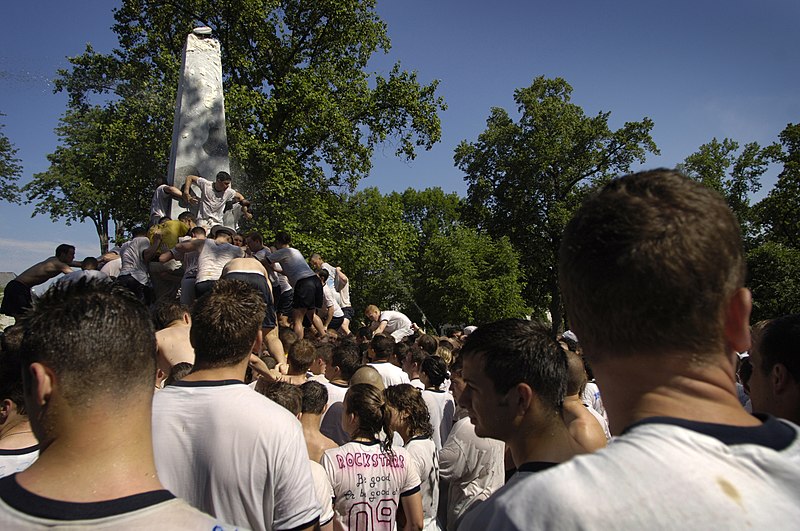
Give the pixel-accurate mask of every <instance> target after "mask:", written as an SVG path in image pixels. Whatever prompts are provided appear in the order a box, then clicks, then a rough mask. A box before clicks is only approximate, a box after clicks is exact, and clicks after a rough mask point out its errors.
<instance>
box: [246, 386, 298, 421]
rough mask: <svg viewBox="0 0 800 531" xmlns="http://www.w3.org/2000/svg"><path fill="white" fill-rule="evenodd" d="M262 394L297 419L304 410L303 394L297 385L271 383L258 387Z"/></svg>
mask: <svg viewBox="0 0 800 531" xmlns="http://www.w3.org/2000/svg"><path fill="white" fill-rule="evenodd" d="M256 389H259V390H260V392H261V394H263V395H264V396H266V397H267V398H269V399H270V400H272V401H273V402H275V403H276V404H278V405H279V406H282V407H284V408H286V409H288V410H289V411H290V412H291V413H292V415H294V416H295V417H296V416H297V415H299V414H300V413H301V412H302V409H303V393H302V392H301V391H300V388H299V387H297V386H296V385H292V384H290V383H289V382H270V383H268V384H265V385H264V386H257V387H256Z"/></svg>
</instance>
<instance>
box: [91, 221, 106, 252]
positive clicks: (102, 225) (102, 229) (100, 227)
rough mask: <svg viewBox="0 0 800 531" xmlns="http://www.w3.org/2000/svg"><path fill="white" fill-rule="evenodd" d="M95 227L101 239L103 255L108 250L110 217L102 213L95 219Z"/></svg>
mask: <svg viewBox="0 0 800 531" xmlns="http://www.w3.org/2000/svg"><path fill="white" fill-rule="evenodd" d="M94 228H95V230H96V231H97V237H98V238H99V239H100V255H101V256H102V255H104V254H106V253H107V252H108V218H106V217H105V216H102V215H101V216H100V217H99V219H96V220H94Z"/></svg>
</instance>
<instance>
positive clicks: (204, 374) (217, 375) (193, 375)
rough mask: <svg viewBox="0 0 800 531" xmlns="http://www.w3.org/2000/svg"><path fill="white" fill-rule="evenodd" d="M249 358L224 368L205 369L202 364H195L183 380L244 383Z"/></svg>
mask: <svg viewBox="0 0 800 531" xmlns="http://www.w3.org/2000/svg"><path fill="white" fill-rule="evenodd" d="M249 360H250V357H249V356H248V357H246V358H244V359H243V360H242V361H240V362H239V363H236V364H235V365H227V366H225V367H205V366H203V364H202V363H196V364H195V368H194V370H193V371H192V372H190V373H189V374H187V375H186V376H185V377H184V378H183V380H186V381H189V382H210V381H220V380H239V381H244V375H245V372H247V363H248V361H249Z"/></svg>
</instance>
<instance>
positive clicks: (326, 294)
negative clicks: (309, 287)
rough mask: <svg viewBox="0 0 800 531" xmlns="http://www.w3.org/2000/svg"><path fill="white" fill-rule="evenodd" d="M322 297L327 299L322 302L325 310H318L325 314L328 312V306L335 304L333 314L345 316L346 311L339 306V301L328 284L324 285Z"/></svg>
mask: <svg viewBox="0 0 800 531" xmlns="http://www.w3.org/2000/svg"><path fill="white" fill-rule="evenodd" d="M322 297H323V298H324V299H325V300H324V302H323V303H322V307H323V309H324V310H318V311H319V312H320V313H321V312H323V311H324V312H325V315H327V314H328V308H330V307H331V306H333V316H334V317H344V312H343V311H342V307H341V306H339V303H338V302H336V298H335V297H334V295H333V290H332V289H331V288H330V286H328V285H327V284H323V285H322Z"/></svg>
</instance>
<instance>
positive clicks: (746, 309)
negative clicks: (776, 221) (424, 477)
mask: <svg viewBox="0 0 800 531" xmlns="http://www.w3.org/2000/svg"><path fill="white" fill-rule="evenodd" d="M744 273H745V268H744V253H743V250H742V240H741V236H740V233H739V223H738V221H737V220H736V218H735V217H734V216H733V214H732V213H731V211H730V209H729V208H728V206H727V204H726V203H725V200H724V199H723V198H722V197H721V196H719V194H717V193H716V192H714V191H713V190H711V189H709V188H706V187H705V186H703V185H701V184H699V183H697V182H694V181H692V180H690V179H687V178H686V177H683V176H682V175H680V174H678V173H676V172H674V171H672V170H654V171H648V172H642V173H637V174H633V175H628V176H625V177H622V178H619V179H615V180H613V181H611V182H610V183H609V184H607V185H606V186H605V187H603V188H602V189H601V190H599V191H598V192H596V193H595V194H593V195H591V196H589V197H588V198H587V199H586V200H585V201H584V203H583V205H582V206H581V207H580V209H579V210H578V212H577V213H576V214H575V217H574V218H573V219H572V220H571V221H570V222H569V224H568V225H567V228H566V230H565V232H564V235H563V239H562V242H561V255H560V265H559V277H560V283H561V289H562V291H563V293H564V302H565V306H566V309H567V312H568V315H569V316H570V319H571V326H572V329H573V330H574V331H575V333H576V334H577V336H578V337H579V338H580V340H581V345H582V348H583V352H584V355H585V356H586V357H587V358H588V360H589V362H590V363H591V365H592V370H593V372H594V375H595V376H596V377H597V380H598V381H599V382H602V386H603V403H604V404H605V406H606V410H607V411H608V417H609V419H610V420H611V432H612V433H615V434H618V435H617V436H616V437H615V439H614V442H613V444H611V445H609V446H608V447H607V448H605V449H603V450H600V451H598V452H596V453H594V454H588V455H582V456H578V457H575V458H574V459H572V460H571V461H569V462H568V463H564V464H562V465H561V466H559V467H557V468H555V469H553V470H549V471H547V472H546V473H543V474H541V475H540V476H539V477H537V476H532V477H529V478H526V479H524V480H523V481H521V482H518V486H519V488H517V489H514V490H513V491H511V492H509V493H508V496H506V497H504V499H503V500H502V502H501V503H498V504H495V505H494V506H493V509H492V511H491V513H490V514H486V515H485V517H484V518H482V519H481V521H480V525H482V526H483V528H486V529H488V528H491V529H543V528H564V529H611V528H613V529H665V528H674V527H678V526H680V527H683V528H691V529H710V528H714V529H744V528H751V527H752V526H754V525H756V526H758V527H759V528H763V529H792V528H796V527H797V522H798V521H800V504H798V503H797V500H800V435H799V432H798V427H797V426H796V425H794V424H791V423H788V422H784V421H781V420H778V419H776V418H774V417H766V416H763V417H754V416H752V415H749V414H748V413H747V412H746V411H745V410H744V408H743V407H742V405H741V403H740V402H739V399H738V396H737V392H736V381H735V374H736V370H735V369H736V359H737V357H738V356H737V352H741V351H744V350H747V348H748V347H749V343H750V328H749V318H750V307H751V297H750V292H749V291H748V290H747V289H746V288H744V279H745V274H744ZM478 330H479V331H480V328H479V329H478ZM589 499H591V500H592V504H591V510H587V508H586V505H585V504H586V500H589ZM531 500H536V503H531Z"/></svg>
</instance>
